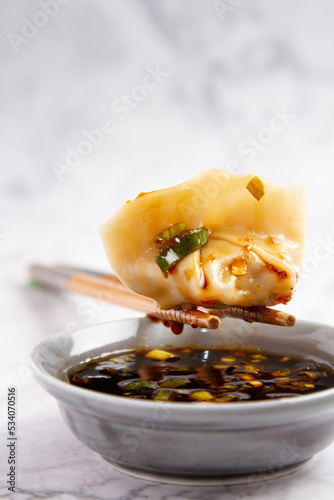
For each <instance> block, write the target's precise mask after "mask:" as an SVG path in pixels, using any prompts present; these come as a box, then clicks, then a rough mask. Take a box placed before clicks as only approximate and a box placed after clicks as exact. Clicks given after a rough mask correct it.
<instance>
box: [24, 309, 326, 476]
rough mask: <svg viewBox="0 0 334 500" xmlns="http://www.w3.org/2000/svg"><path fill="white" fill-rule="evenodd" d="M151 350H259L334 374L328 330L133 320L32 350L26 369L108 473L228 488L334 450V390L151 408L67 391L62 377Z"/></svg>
mask: <svg viewBox="0 0 334 500" xmlns="http://www.w3.org/2000/svg"><path fill="white" fill-rule="evenodd" d="M156 346H169V347H170V346H175V347H180V346H182V347H184V346H196V347H201V348H208V349H209V348H212V347H224V346H226V347H232V346H233V347H236V346H239V347H241V346H243V347H249V348H263V349H264V350H267V351H271V352H275V353H278V354H282V355H297V356H300V357H305V358H311V359H313V360H315V361H318V362H324V363H326V364H329V365H330V366H332V367H334V327H329V326H324V325H319V324H314V323H309V322H303V321H299V322H297V324H296V325H295V326H294V327H293V328H282V327H275V326H268V325H260V324H255V323H253V324H248V323H244V322H241V321H239V320H232V319H227V320H224V321H223V322H222V327H221V328H220V329H219V330H215V331H214V330H205V329H197V330H194V329H192V328H191V327H186V328H185V330H184V332H183V333H182V335H179V336H175V335H173V334H172V333H171V332H170V330H169V329H167V328H165V327H164V326H163V325H162V324H161V323H153V322H150V321H148V320H146V319H144V318H143V319H132V320H124V321H117V322H112V323H106V324H100V325H94V326H90V327H88V328H84V329H82V330H79V331H76V332H74V333H71V334H65V333H60V334H57V335H55V336H52V337H50V338H48V339H46V340H44V341H42V342H41V343H40V344H39V345H37V346H36V347H35V348H34V350H33V352H32V356H31V366H32V370H33V373H34V375H35V377H36V379H37V381H38V382H39V383H40V384H41V385H42V386H43V387H44V388H45V389H46V390H47V391H48V392H49V393H50V394H51V395H52V396H54V397H55V398H56V399H57V401H58V404H59V408H60V411H61V414H62V415H63V417H64V420H65V422H66V424H67V425H68V427H69V428H70V429H71V431H72V432H73V434H74V435H75V436H77V438H78V439H79V440H80V441H81V442H82V443H84V444H85V445H86V446H88V447H89V448H90V449H92V450H94V451H95V452H97V453H99V454H100V455H101V456H102V457H103V458H104V459H105V460H107V461H108V462H109V463H110V464H111V465H113V466H114V467H115V468H117V469H119V470H122V471H125V472H128V473H130V474H133V475H137V476H139V477H146V478H150V479H156V480H160V481H164V482H174V483H175V482H179V483H193V484H194V483H196V482H210V483H211V484H215V483H220V484H233V483H242V482H245V481H247V482H250V481H258V480H261V479H264V478H272V477H274V476H278V475H283V474H286V473H289V472H292V471H294V470H297V469H298V468H300V467H301V466H303V465H304V464H306V463H307V462H308V460H309V459H310V458H311V457H312V456H313V455H314V454H315V453H318V452H319V451H321V450H323V449H324V448H326V447H327V446H328V445H329V444H331V443H332V442H333V441H334V389H327V390H324V391H319V392H317V393H313V394H308V395H303V396H298V397H293V398H282V399H275V400H270V401H249V402H235V403H233V402H230V403H228V404H188V403H178V402H170V403H168V402H155V401H149V400H138V399H131V398H124V397H121V396H113V395H109V394H103V393H98V392H95V391H91V390H88V389H84V388H81V387H77V386H73V385H70V384H69V383H68V382H67V381H66V372H67V370H68V369H69V368H70V367H72V366H73V365H76V364H77V363H79V362H80V361H82V360H85V359H87V358H89V357H93V356H98V355H102V354H103V355H104V354H107V353H111V352H114V351H121V350H123V349H130V348H131V349H132V348H137V347H150V348H151V347H156Z"/></svg>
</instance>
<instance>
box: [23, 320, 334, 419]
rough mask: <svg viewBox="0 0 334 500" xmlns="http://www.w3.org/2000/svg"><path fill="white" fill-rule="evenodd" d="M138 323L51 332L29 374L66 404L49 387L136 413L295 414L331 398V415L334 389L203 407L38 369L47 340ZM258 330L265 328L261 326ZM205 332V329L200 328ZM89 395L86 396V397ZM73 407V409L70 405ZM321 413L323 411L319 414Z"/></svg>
mask: <svg viewBox="0 0 334 500" xmlns="http://www.w3.org/2000/svg"><path fill="white" fill-rule="evenodd" d="M142 320H146V318H145V317H135V318H125V319H119V320H112V321H105V322H101V323H94V324H92V325H87V326H84V327H81V328H78V329H77V330H75V331H73V332H70V333H66V332H58V333H55V334H53V335H51V336H49V337H47V338H46V339H43V340H42V341H40V342H39V343H37V344H36V345H35V346H34V347H33V349H32V351H31V354H30V359H29V364H30V368H31V371H32V373H33V375H34V377H35V379H36V380H37V381H38V382H39V383H40V384H41V385H42V386H43V387H44V388H45V389H46V390H47V391H48V392H49V393H51V394H52V395H53V396H54V397H55V398H56V399H57V400H60V401H64V402H68V398H64V399H63V398H61V397H58V396H55V395H54V394H53V393H52V391H49V388H53V389H55V390H56V391H57V393H59V392H60V393H61V392H63V393H64V394H67V395H68V396H71V395H73V397H79V398H80V397H83V398H85V399H86V398H87V397H89V399H91V400H92V402H94V401H95V402H96V403H101V405H102V404H104V405H106V404H107V406H108V407H112V406H113V403H117V405H115V406H116V407H117V406H118V407H119V406H122V407H123V408H124V410H126V409H129V410H130V409H131V408H132V407H133V406H135V407H136V410H138V411H143V413H145V410H148V409H149V408H151V409H154V407H155V408H161V407H164V408H168V409H169V410H170V411H173V412H180V411H181V412H182V414H184V415H185V416H188V414H189V416H190V415H194V414H201V413H203V412H204V413H205V414H207V415H215V414H217V413H221V412H222V411H224V412H226V413H227V414H235V413H237V414H243V413H246V414H247V415H249V414H250V413H251V412H252V411H254V412H256V414H259V413H261V414H262V415H264V416H265V414H266V411H267V412H270V413H272V412H273V411H275V410H276V409H281V408H284V410H288V409H289V408H291V410H293V412H295V411H296V410H297V409H299V410H300V411H302V410H303V409H304V408H305V407H309V406H310V405H311V404H312V403H314V405H315V406H316V405H317V404H319V403H320V402H321V401H326V400H327V399H331V398H332V399H333V408H331V409H329V410H328V411H333V412H334V387H333V388H329V389H324V390H321V391H318V392H315V393H312V394H303V395H300V396H296V397H283V398H277V399H270V400H260V401H245V402H241V401H236V402H233V401H230V402H229V404H226V405H225V404H212V403H211V404H207V403H205V402H196V403H195V404H185V402H177V401H169V402H168V401H154V400H148V399H147V400H146V399H145V400H144V399H136V398H127V397H124V396H119V395H115V394H107V393H103V392H98V391H94V390H92V389H87V388H84V387H79V386H75V385H73V384H70V383H68V382H66V381H64V380H60V379H59V378H57V377H56V376H54V375H51V374H50V373H48V372H47V371H46V370H45V369H44V368H43V367H42V366H41V363H40V362H39V359H38V356H39V352H38V351H39V350H41V349H42V348H44V349H46V348H47V346H48V344H49V343H50V341H52V340H55V339H57V337H59V338H62V337H67V338H75V337H78V336H80V334H81V332H83V331H85V330H89V329H93V328H96V327H101V326H103V325H110V324H116V323H124V322H125V323H126V322H140V321H142ZM297 324H298V325H302V324H305V325H307V326H308V327H314V328H318V329H329V330H331V331H332V332H333V335H334V326H332V325H327V324H323V323H317V322H313V321H308V320H298V323H296V325H297ZM262 327H265V325H263V326H262ZM204 330H205V329H204ZM88 395H89V396H88ZM73 406H75V405H74V404H73ZM321 413H323V409H322V411H321Z"/></svg>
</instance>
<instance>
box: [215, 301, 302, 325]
mask: <svg viewBox="0 0 334 500" xmlns="http://www.w3.org/2000/svg"><path fill="white" fill-rule="evenodd" d="M206 311H207V312H210V313H212V314H217V316H219V317H220V318H224V317H228V318H238V319H243V320H244V321H247V322H248V323H253V322H257V323H266V324H268V325H277V326H286V327H290V326H293V325H294V324H295V323H296V318H295V316H293V315H292V314H288V313H285V312H283V311H277V310H276V309H270V308H269V307H265V306H252V307H235V306H231V307H228V308H227V309H206Z"/></svg>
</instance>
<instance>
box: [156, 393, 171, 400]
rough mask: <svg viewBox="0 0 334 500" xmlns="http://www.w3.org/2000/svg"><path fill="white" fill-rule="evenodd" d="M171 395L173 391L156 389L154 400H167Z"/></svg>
mask: <svg viewBox="0 0 334 500" xmlns="http://www.w3.org/2000/svg"><path fill="white" fill-rule="evenodd" d="M172 395H173V391H158V392H157V394H156V396H155V397H154V399H155V401H168V400H169V399H171V397H172Z"/></svg>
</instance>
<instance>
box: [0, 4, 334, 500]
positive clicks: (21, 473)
mask: <svg viewBox="0 0 334 500" xmlns="http://www.w3.org/2000/svg"><path fill="white" fill-rule="evenodd" d="M55 2H58V3H57V5H58V7H59V8H58V7H53V10H50V9H51V7H50V5H51V4H52V5H53V6H54V5H55ZM46 4H48V5H49V11H47V8H46V7H45V5H46ZM60 4H61V5H60ZM218 4H219V2H216V3H215V2H214V1H208V0H191V1H190V0H183V1H182V2H180V1H176V0H168V1H167V0H161V1H160V2H156V1H153V0H146V1H139V0H132V1H129V2H124V1H121V0H112V1H107V0H96V1H94V2H92V1H87V0H81V1H79V0H68V1H66V0H62V1H60V0H54V2H51V0H50V2H47V1H46V0H45V1H44V2H43V0H39V1H35V0H31V1H30V2H25V1H23V0H17V1H15V2H12V1H11V0H2V2H1V3H0V30H1V37H0V40H1V41H0V60H1V77H0V98H1V114H0V130H1V148H0V176H1V177H0V190H1V196H0V206H1V214H2V217H1V220H0V259H1V271H0V272H1V285H2V294H1V305H0V307H1V310H2V322H3V324H4V327H3V332H2V335H1V355H2V357H1V397H2V399H1V412H0V415H1V422H0V436H1V440H0V447H1V449H0V457H1V458H0V459H1V466H0V469H1V473H2V475H1V484H0V498H15V499H19V500H28V499H32V498H54V499H62V500H70V499H75V498H92V499H113V500H130V499H138V500H142V499H157V498H164V499H168V500H173V499H176V498H178V499H201V500H204V499H205V500H211V499H212V500H216V499H217V500H218V499H223V498H224V499H228V500H229V499H231V500H237V499H238V500H239V499H240V500H241V499H244V498H250V499H268V498H270V499H281V498H282V499H283V498H284V499H295V498H304V499H305V500H311V499H312V500H313V498H314V497H315V496H318V497H319V498H321V499H322V500H327V499H328V500H329V499H332V498H333V492H334V473H333V461H334V447H333V446H331V447H329V448H328V449H327V450H325V451H324V452H322V453H321V454H319V455H318V456H316V457H315V458H314V460H313V461H312V463H311V464H310V465H308V466H307V467H306V468H305V469H303V470H301V471H299V472H297V473H295V474H292V475H290V476H287V477H285V478H282V479H277V480H272V481H269V480H268V481H265V482H263V483H261V484H256V485H244V486H237V487H215V488H207V487H186V486H184V487H180V486H170V485H161V484H155V483H150V482H145V481H141V480H138V479H134V478H129V477H126V476H123V475H122V474H120V473H117V472H115V471H113V470H112V469H109V468H107V467H106V466H105V465H104V463H103V462H102V461H101V460H100V458H99V457H98V456H96V455H95V454H93V453H92V452H90V451H89V450H87V449H86V448H84V447H83V446H82V445H81V444H80V443H79V442H77V441H76V440H75V438H74V437H72V435H71V434H70V432H69V431H68V430H67V429H66V427H65V425H64V424H63V422H62V420H61V417H60V415H59V413H58V409H57V406H56V403H55V402H54V401H53V400H52V398H51V397H49V396H48V395H47V394H46V393H45V392H44V391H43V390H42V389H41V388H40V387H38V386H37V384H36V383H35V382H34V381H33V380H32V377H31V375H30V372H29V367H28V358H29V353H30V351H31V348H32V347H33V345H35V344H36V343H37V342H39V341H40V340H42V339H43V338H45V336H47V335H51V334H52V333H55V332H57V331H59V330H64V329H73V328H77V327H79V326H83V325H86V324H91V323H94V322H99V321H105V320H109V319H116V318H121V317H130V316H134V315H135V314H136V313H134V312H133V311H129V310H125V309H121V308H118V307H116V306H112V305H106V304H96V303H90V302H88V299H83V298H82V297H72V296H65V295H63V296H62V295H56V294H53V293H51V292H50V293H45V292H42V291H41V290H38V289H32V288H27V287H26V286H25V283H26V281H27V274H28V272H27V269H28V266H29V264H30V263H31V262H41V263H45V264H55V263H59V262H67V263H74V264H77V265H84V266H86V267H91V268H98V269H107V263H106V258H105V256H104V253H103V250H102V247H101V244H100V241H99V238H98V236H97V232H96V228H97V226H98V225H99V224H100V223H101V222H102V221H103V220H105V219H106V218H107V217H108V216H109V215H110V214H111V213H112V212H113V211H114V210H115V209H116V208H117V207H118V206H119V205H120V204H122V203H123V201H124V200H126V199H129V198H132V197H134V196H135V195H136V194H137V193H138V192H140V191H147V190H150V189H155V188H161V187H163V186H166V185H173V184H175V183H177V182H181V181H183V180H186V179H187V178H189V177H191V176H192V175H194V174H196V173H197V172H199V171H200V170H202V169H204V168H209V167H210V168H211V167H216V168H226V169H228V170H230V171H233V172H236V173H242V172H246V171H250V170H251V171H255V172H257V173H260V174H262V175H263V176H265V177H266V178H268V180H271V181H274V182H284V183H290V182H291V183H306V184H307V186H308V218H307V244H306V252H305V270H304V274H303V277H302V279H301V283H300V288H299V290H298V292H297V293H296V295H295V297H294V299H293V301H292V302H291V303H290V305H289V306H288V307H287V310H289V311H291V312H293V313H295V314H296V315H297V316H298V317H299V318H303V319H309V320H314V321H320V322H324V323H328V324H333V319H332V311H331V303H332V301H333V298H334V283H333V274H334V230H333V224H332V217H333V212H334V197H333V182H334V170H333V150H334V147H333V146H334V140H333V134H332V123H333V118H334V94H333V91H332V88H333V81H334V60H333V57H332V54H333V48H334V30H333V29H332V24H333V16H334V4H333V2H331V1H330V0H323V1H322V2H321V3H318V2H312V1H311V0H289V1H287V0H279V1H278V0H273V1H272V2H264V1H258V0H255V1H252V2H246V1H242V0H240V1H238V0H226V2H220V5H221V8H220V10H219V12H217V8H216V9H215V5H218ZM42 5H44V7H45V8H44V11H43V8H42V7H41V6H42ZM224 5H225V7H224ZM224 10H225V12H224ZM41 11H42V12H44V13H45V12H49V14H45V15H43V14H42V16H41V14H40V12H41ZM56 11H57V12H56ZM29 22H34V23H35V24H38V23H39V24H43V26H40V27H38V29H37V28H36V27H35V28H34V26H33V27H31V25H30V24H29ZM29 26H30V30H29ZM19 37H21V38H19ZM157 68H158V69H159V71H160V76H159V75H158V76H156V77H152V72H153V70H155V71H156V70H157ZM149 74H151V78H150V77H149V76H148V75H149ZM143 85H144V90H143ZM138 86H139V87H141V88H138ZM149 87H150V88H149ZM153 87H154V88H153ZM128 95H130V96H132V97H131V101H128V100H127V99H128V97H127V96H128ZM120 101H123V108H122V109H123V110H122V111H121V110H120V105H121V103H120ZM126 103H128V104H126ZM124 106H125V107H124ZM284 110H285V118H284V119H283V124H284V127H282V130H281V131H280V132H274V133H273V132H271V131H270V129H269V131H268V126H269V125H270V123H272V122H271V120H272V118H273V116H274V115H275V114H277V113H284ZM106 119H108V120H109V122H106V121H105V120H106ZM110 121H112V123H113V126H112V131H111V130H110V128H111V125H110ZM101 122H102V123H103V124H104V125H106V123H107V124H108V126H109V128H108V131H107V132H106V133H103V134H102V135H99V136H98V139H96V140H98V141H100V144H98V145H95V146H91V148H90V151H89V152H88V153H89V154H87V155H86V156H85V157H82V158H79V160H78V159H77V163H78V165H77V166H76V167H73V166H69V165H68V164H66V153H67V151H68V149H67V148H68V147H69V148H72V149H76V148H77V147H78V143H79V142H80V141H82V140H83V139H85V132H84V131H85V130H86V131H92V130H93V129H96V128H97V127H98V126H99V125H101ZM264 130H266V131H264ZM96 137H97V136H96ZM101 137H102V139H101ZM254 137H255V138H257V141H258V142H257V143H256V147H254V146H251V145H250V141H253V139H252V138H254ZM265 142H266V143H265ZM249 148H251V151H250V150H249ZM246 149H247V151H246ZM55 162H57V163H56V164H58V165H59V164H63V165H65V167H67V171H66V172H64V174H63V175H62V176H61V181H60V180H59V176H58V177H57V175H56V173H55V170H54V166H55ZM83 310H84V311H85V313H83V312H82V311H83ZM8 385H16V386H17V388H18V401H19V403H18V437H19V442H18V479H17V491H16V493H14V494H10V493H9V492H8V491H7V488H6V484H5V481H4V472H5V473H6V471H7V463H6V447H5V438H6V432H5V426H6V415H5V413H6V412H5V410H4V409H5V402H6V388H7V386H8Z"/></svg>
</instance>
